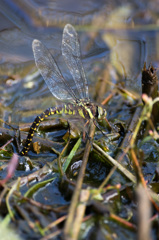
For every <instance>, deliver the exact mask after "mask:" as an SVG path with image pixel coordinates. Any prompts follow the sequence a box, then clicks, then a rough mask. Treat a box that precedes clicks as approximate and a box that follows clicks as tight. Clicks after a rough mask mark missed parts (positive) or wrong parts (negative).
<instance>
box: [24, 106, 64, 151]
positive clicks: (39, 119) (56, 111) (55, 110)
mask: <svg viewBox="0 0 159 240" xmlns="http://www.w3.org/2000/svg"><path fill="white" fill-rule="evenodd" d="M62 112H63V107H62V106H61V107H60V106H59V107H58V108H56V107H54V108H48V109H46V110H45V111H44V112H43V113H42V114H41V115H39V116H37V117H36V118H35V120H34V122H33V123H32V125H31V127H30V130H29V133H28V136H27V139H26V142H25V145H24V147H23V149H22V151H21V152H20V155H22V156H23V155H26V154H27V152H28V151H29V148H30V144H31V142H32V139H33V136H34V132H35V131H36V130H37V128H38V126H39V124H40V123H41V122H42V121H43V120H44V119H45V118H47V117H49V116H50V115H54V114H61V113H62Z"/></svg>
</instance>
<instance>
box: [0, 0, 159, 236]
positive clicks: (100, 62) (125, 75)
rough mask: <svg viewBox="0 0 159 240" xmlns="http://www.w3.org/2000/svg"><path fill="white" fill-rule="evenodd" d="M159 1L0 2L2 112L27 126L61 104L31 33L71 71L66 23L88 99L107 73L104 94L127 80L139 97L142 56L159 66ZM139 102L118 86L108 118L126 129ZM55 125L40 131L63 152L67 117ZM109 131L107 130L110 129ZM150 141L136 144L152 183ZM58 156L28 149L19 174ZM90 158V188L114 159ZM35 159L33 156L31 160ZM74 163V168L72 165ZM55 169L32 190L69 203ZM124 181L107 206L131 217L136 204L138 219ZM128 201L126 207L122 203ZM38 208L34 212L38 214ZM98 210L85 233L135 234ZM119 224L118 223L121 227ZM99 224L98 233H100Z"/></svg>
mask: <svg viewBox="0 0 159 240" xmlns="http://www.w3.org/2000/svg"><path fill="white" fill-rule="evenodd" d="M157 3H158V1H155V0H154V1H151V2H150V1H131V3H129V1H126V0H125V1H122V4H121V2H120V1H115V0H113V1H104V0H101V1H96V0H82V1H73V0H67V1H53V0H47V1H40V0H39V1H35V0H31V1H20V0H12V1H11V0H7V1H3V2H1V8H0V22H1V24H0V83H1V84H0V119H1V120H3V121H5V122H7V123H9V124H10V125H12V126H16V128H18V127H21V128H22V126H23V125H24V124H28V125H29V124H30V123H32V122H33V121H34V119H35V117H36V116H37V115H38V114H40V113H41V112H43V111H44V110H45V109H47V108H48V107H52V106H56V105H57V101H56V99H55V98H54V97H53V96H52V94H51V93H50V91H49V90H48V88H47V86H46V84H45V82H44V80H43V79H42V77H41V76H40V74H39V73H38V71H37V68H36V66H35V62H34V57H33V52H32V41H33V40H34V39H38V40H40V41H41V42H43V43H44V44H45V46H46V47H47V48H48V49H49V50H50V52H51V54H52V55H53V56H54V58H55V59H56V62H57V64H58V66H59V68H60V70H61V72H62V73H63V76H64V77H65V78H68V79H69V78H71V75H70V73H69V71H68V69H67V67H66V65H65V63H64V60H63V58H62V56H61V42H62V32H63V27H64V26H65V25H66V24H67V23H70V24H72V25H73V26H74V27H75V28H76V30H77V32H78V35H79V39H80V45H81V56H82V62H83V65H84V69H85V73H86V77H87V79H88V86H89V95H90V99H91V100H94V99H96V94H97V91H98V84H99V83H100V79H104V81H105V86H104V88H103V93H102V98H101V101H102V100H104V98H106V97H108V96H109V95H110V94H112V93H113V92H114V89H115V88H116V86H123V88H124V89H127V90H129V91H131V92H132V94H133V95H134V96H135V98H136V99H137V98H140V96H141V93H142V83H141V77H142V76H141V70H142V68H143V66H144V62H146V65H147V66H148V65H149V64H152V65H153V66H154V67H156V68H158V66H159V51H158V49H159V41H158V39H159V37H158V36H159V32H158V23H159V19H158V11H159V7H158V4H157ZM157 75H158V73H157ZM136 103H137V102H135V100H134V99H132V98H130V99H129V98H127V99H124V98H123V97H121V95H120V94H119V95H118V94H117V93H116V94H115V95H114V97H113V99H111V101H110V102H109V103H108V104H107V105H106V106H105V107H106V109H107V112H108V115H107V116H108V120H109V121H110V123H111V124H116V122H120V124H121V125H122V127H123V126H124V127H123V128H124V129H127V128H128V126H129V124H130V121H131V119H132V112H134V109H135V107H136ZM58 118H59V117H58ZM63 118H64V117H63ZM52 126H53V131H52V130H50V129H49V130H48V131H46V129H45V131H44V132H42V133H39V132H38V133H37V134H36V136H37V137H39V136H40V137H44V138H46V139H48V140H50V141H54V142H55V145H53V146H55V147H56V150H57V151H59V152H61V151H62V149H63V147H64V145H65V141H64V140H63V135H65V133H66V132H67V123H66V122H65V123H63V122H62V123H61V122H60V120H55V121H54V122H53V123H52ZM2 128H5V129H9V127H8V125H6V124H5V123H1V131H2ZM102 129H103V128H102ZM26 131H28V130H26ZM99 132H100V131H99ZM99 132H97V134H96V136H95V140H96V141H100V138H102V141H100V144H101V145H102V147H103V148H104V147H105V144H107V141H106V140H105V138H104V136H102V134H101V132H100V133H99ZM108 132H109V131H106V133H108ZM103 139H104V140H103ZM122 139H123V135H122V136H121V135H120V138H119V139H117V140H116V139H115V141H114V142H113V143H111V144H110V145H109V150H110V152H109V154H110V155H111V156H115V154H116V151H117V147H119V145H120V144H121V142H122ZM151 141H152V142H151ZM151 141H150V142H149V141H148V142H144V143H143V144H141V139H140V140H139V142H138V146H139V147H140V148H141V149H142V151H143V153H144V157H143V161H144V163H145V164H143V166H142V170H143V172H144V174H145V179H146V180H147V181H149V182H150V183H151V181H152V179H153V177H154V175H155V171H156V168H157V166H158V165H157V160H158V158H159V152H158V143H157V142H156V141H154V140H152V139H151ZM101 142H102V143H101ZM74 143H75V142H74V140H72V145H74ZM3 144H5V142H4V138H1V137H0V145H1V146H2V145H3ZM84 146H85V143H82V149H81V150H79V152H78V153H77V156H76V158H75V159H74V162H76V161H77V163H78V162H80V161H79V160H81V159H82V157H81V156H82V151H83V147H84ZM150 146H151V147H150ZM70 148H71V147H70ZM10 149H11V151H12V150H13V149H16V147H15V145H14V143H13V144H12V146H11V147H10ZM10 149H9V150H10ZM147 149H149V151H148V150H147ZM70 150H71V149H69V150H68V152H69V151H70ZM57 156H58V154H57V153H56V152H54V153H50V151H49V152H48V151H47V150H46V151H45V150H44V152H41V153H40V154H39V155H37V154H36V153H35V151H30V152H29V157H30V159H31V160H30V159H28V160H24V159H20V165H19V167H18V169H17V170H16V172H15V177H14V178H15V179H16V178H17V177H20V176H21V177H22V176H26V175H29V174H33V173H34V172H35V171H36V170H39V169H40V168H42V167H43V166H44V165H45V164H46V162H48V163H51V164H52V162H53V160H54V159H56V158H57ZM0 157H1V165H3V164H6V163H7V162H8V160H9V158H10V156H5V155H4V153H2V154H1V155H0ZM90 160H91V161H89V163H88V165H87V171H86V176H85V183H86V184H88V185H89V186H91V187H92V188H93V187H96V188H97V187H98V186H99V185H100V183H101V182H102V181H103V180H104V179H105V177H106V176H107V174H108V173H109V172H110V169H111V168H110V166H109V165H108V166H107V164H105V163H103V162H101V161H99V159H98V156H97V155H96V153H92V152H91V155H90ZM30 162H32V164H33V166H32V167H31V165H32V164H30ZM77 165H78V164H77ZM80 166H81V165H80V164H79V165H78V166H77V171H76V169H75V170H74V171H75V172H78V170H79V168H80ZM125 166H126V167H127V168H128V169H129V170H132V166H131V164H130V163H129V162H126V163H125ZM54 168H55V169H56V170H57V165H56V166H53V169H54ZM2 169H3V168H2ZM69 171H70V172H71V170H69ZM70 172H69V174H70V175H69V174H68V175H69V176H71V177H70V179H71V178H73V179H74V180H76V177H74V176H73V174H72V172H71V173H70ZM5 174H6V170H1V172H0V177H1V179H3V178H4V176H5ZM54 177H55V180H53V181H51V182H50V183H49V182H48V183H47V184H46V185H45V184H44V186H42V187H40V188H39V189H38V191H37V192H36V194H33V199H34V200H36V201H39V202H40V203H42V204H48V205H52V206H53V207H59V206H64V205H66V206H68V204H69V203H70V201H71V197H70V196H71V195H72V193H71V194H68V193H67V191H68V192H69V191H70V190H68V189H67V188H65V184H64V186H63V185H62V186H61V178H60V176H59V174H58V173H57V172H56V171H55V173H53V172H52V173H50V172H49V174H48V175H47V177H46V179H45V180H47V179H49V178H54ZM118 183H120V184H126V179H125V177H123V176H122V175H121V174H119V173H114V175H113V177H111V179H110V182H109V184H112V186H114V185H115V184H118ZM35 184H36V177H35V179H34V181H33V182H31V183H30V184H29V185H28V184H25V185H23V186H22V187H21V193H23V194H24V193H25V192H27V190H28V189H29V188H30V187H32V186H33V185H35ZM66 185H68V183H67V184H66ZM67 187H68V186H67ZM125 189H126V191H125V192H124V193H123V192H122V193H121V199H120V200H119V199H115V201H114V202H113V201H112V202H109V203H108V208H109V207H110V209H115V210H114V212H116V213H119V215H120V216H121V217H123V218H125V219H126V218H128V217H129V213H130V211H131V214H134V217H133V219H132V222H133V223H136V210H134V209H133V207H132V205H133V204H134V206H135V208H136V202H135V200H134V199H132V197H130V195H131V194H128V192H129V193H130V192H132V191H133V190H132V186H131V187H130V188H128V187H125ZM68 195H69V196H68ZM118 197H119V196H118ZM118 201H119V202H118ZM124 201H125V202H126V206H127V207H125V206H124V205H125V202H124ZM129 201H130V202H129ZM26 205H27V204H26ZM26 205H25V204H24V206H23V207H24V208H25V210H26V209H28V208H29V207H28V206H26ZM30 209H31V208H30ZM5 214H6V213H5ZM35 215H36V214H35V212H34V217H35ZM36 217H37V216H36ZM98 217H99V224H96V220H94V219H91V218H90V219H89V220H88V221H86V222H85V223H83V225H82V229H81V233H80V238H79V239H106V238H107V237H108V238H109V237H110V239H114V237H115V238H117V239H128V237H129V239H134V238H136V232H135V231H134V230H133V231H132V230H129V229H125V228H124V227H123V226H120V225H118V224H117V223H116V222H112V221H109V220H107V219H106V217H105V216H98ZM42 218H43V220H44V219H45V220H46V219H47V223H48V224H49V222H51V221H53V220H55V219H56V218H55V216H54V215H53V214H52V213H49V214H48V216H47V217H46V216H45V217H44V216H42ZM18 226H19V229H21V230H19V232H20V235H21V236H22V237H23V238H24V239H27V237H29V238H30V236H31V230H29V229H27V231H26V232H25V230H24V226H23V224H22V223H21V222H19V223H18ZM43 227H44V226H43ZM61 228H62V227H61ZM117 228H118V230H116V229H117ZM86 229H87V230H86ZM156 231H157V230H156V228H155V227H154V229H153V237H152V239H157V237H156V236H157V234H156ZM39 232H40V231H39ZM39 232H38V233H37V232H34V234H35V238H34V239H39V236H41V235H40V233H39ZM95 232H96V235H94V233H95ZM97 233H98V234H97ZM113 234H114V235H113ZM93 235H94V238H93V237H92V236H93ZM30 239H31V238H30ZM57 239H60V238H57Z"/></svg>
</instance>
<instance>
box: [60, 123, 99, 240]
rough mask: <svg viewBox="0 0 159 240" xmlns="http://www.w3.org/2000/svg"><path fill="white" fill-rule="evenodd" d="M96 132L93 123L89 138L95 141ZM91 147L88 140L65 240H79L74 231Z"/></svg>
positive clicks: (66, 226) (65, 231) (69, 214)
mask: <svg viewBox="0 0 159 240" xmlns="http://www.w3.org/2000/svg"><path fill="white" fill-rule="evenodd" d="M94 131H95V125H94V124H93V123H91V126H90V134H89V137H90V138H91V139H93V136H94ZM91 146H92V144H91V142H90V140H89V139H88V140H87V143H86V147H85V151H84V155H83V161H82V166H81V168H80V172H79V175H78V179H77V184H76V188H75V191H74V193H73V197H72V200H71V205H70V208H69V213H68V218H67V221H66V223H65V227H64V236H65V239H69V240H71V239H72V240H76V239H77V235H78V233H77V232H76V236H75V233H74V232H73V229H74V228H76V226H77V223H78V225H79V219H77V221H76V216H77V215H78V214H77V211H78V208H77V207H78V202H79V196H80V192H81V188H82V183H83V179H84V175H85V170H86V165H87V161H88V157H89V153H90V150H91ZM81 222H82V218H81ZM75 237H76V238H75Z"/></svg>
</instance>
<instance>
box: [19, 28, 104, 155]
mask: <svg viewBox="0 0 159 240" xmlns="http://www.w3.org/2000/svg"><path fill="white" fill-rule="evenodd" d="M32 49H33V54H34V59H35V64H36V66H37V68H38V70H39V72H40V74H41V75H42V77H43V79H44V80H45V82H46V85H47V86H48V88H49V90H50V92H51V93H52V95H53V96H54V97H55V98H56V99H57V100H60V101H62V102H63V104H61V105H59V106H57V107H50V108H48V109H46V110H45V111H44V112H42V113H41V114H40V115H39V116H37V117H36V118H35V120H34V122H33V123H32V125H31V127H30V130H29V133H28V136H27V139H26V142H25V145H24V147H23V149H22V150H21V152H20V155H26V154H27V153H28V151H29V148H30V144H31V142H32V139H33V136H34V133H35V131H36V130H37V128H38V126H39V124H40V123H41V122H42V121H43V120H44V119H45V118H47V117H49V116H50V115H59V114H60V115H61V114H65V115H73V116H75V117H77V115H78V116H79V117H81V118H83V119H85V120H87V121H88V120H89V121H90V120H93V122H94V124H95V125H96V124H97V121H98V120H102V119H105V118H106V115H107V112H106V110H105V109H104V108H102V107H101V106H99V105H97V104H95V103H93V102H91V101H90V99H89V93H88V83H87V79H86V75H85V72H84V67H83V64H82V60H81V50H80V42H79V38H78V34H77V32H76V30H75V28H74V27H73V26H72V25H71V24H67V25H66V26H65V27H64V30H63V37H62V46H61V51H62V56H63V59H64V61H65V63H66V66H67V67H68V69H69V71H70V73H71V75H72V79H71V80H70V79H65V78H64V76H63V75H62V73H61V71H60V68H59V67H58V64H57V63H56V60H55V58H54V57H53V56H52V54H51V53H50V51H49V50H48V49H47V48H46V47H45V45H44V44H43V43H42V42H41V41H39V40H36V39H34V40H33V43H32ZM96 126H97V125H96Z"/></svg>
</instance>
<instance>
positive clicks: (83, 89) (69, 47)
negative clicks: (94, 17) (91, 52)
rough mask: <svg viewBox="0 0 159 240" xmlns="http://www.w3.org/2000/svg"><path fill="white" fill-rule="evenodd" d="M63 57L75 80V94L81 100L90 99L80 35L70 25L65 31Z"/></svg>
mask: <svg viewBox="0 0 159 240" xmlns="http://www.w3.org/2000/svg"><path fill="white" fill-rule="evenodd" d="M62 55H63V57H64V60H65V63H66V65H67V67H68V69H69V71H70V73H71V75H72V77H73V79H74V82H75V88H74V89H73V90H74V92H75V94H76V95H77V96H79V98H81V99H83V98H89V95H88V83H87V79H86V76H85V73H84V68H83V64H82V61H81V51H80V44H79V39H78V35H77V32H76V31H75V29H74V27H73V26H72V25H70V24H67V25H66V26H65V27H64V30H63V39H62Z"/></svg>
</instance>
